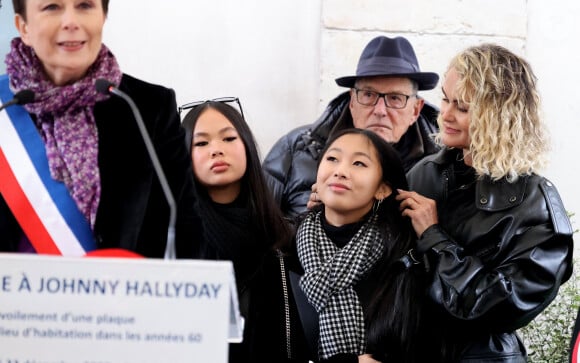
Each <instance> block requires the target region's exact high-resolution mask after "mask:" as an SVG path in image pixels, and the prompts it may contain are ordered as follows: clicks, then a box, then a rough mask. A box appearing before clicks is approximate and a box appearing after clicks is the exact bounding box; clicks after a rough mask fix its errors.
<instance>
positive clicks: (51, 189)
mask: <svg viewBox="0 0 580 363" xmlns="http://www.w3.org/2000/svg"><path fill="white" fill-rule="evenodd" d="M12 97H13V93H12V91H11V90H10V87H9V80H8V76H6V75H4V76H0V102H1V103H2V104H4V103H6V102H8V101H10V100H11V99H12ZM0 193H2V196H3V197H4V200H5V201H6V203H7V204H8V206H9V207H10V210H11V211H12V214H13V215H14V217H15V218H16V220H17V221H18V223H19V224H20V227H21V228H22V230H23V231H24V233H25V234H26V236H27V237H28V240H29V241H30V243H31V244H32V246H33V247H34V248H35V249H36V252H37V253H40V254H53V255H63V256H84V255H85V254H86V253H87V252H90V251H93V250H95V249H96V244H95V241H94V238H93V234H92V231H91V228H90V226H89V224H88V222H87V220H86V219H85V217H84V216H83V215H82V213H81V212H80V210H79V209H78V207H77V205H76V203H75V201H74V200H73V198H72V197H71V195H70V193H69V191H68V189H67V188H66V186H65V184H64V183H63V182H59V181H56V180H54V179H53V178H52V177H51V176H50V170H49V166H48V158H47V156H46V150H45V146H44V143H43V141H42V139H41V138H40V134H39V133H38V130H37V129H36V126H35V125H34V122H33V121H32V119H31V118H30V115H29V114H28V112H27V111H26V110H25V109H24V107H22V106H17V105H14V106H9V107H7V108H6V109H4V110H3V111H0ZM0 238H2V236H0Z"/></svg>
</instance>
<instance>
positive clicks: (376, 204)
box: [373, 198, 385, 214]
mask: <svg viewBox="0 0 580 363" xmlns="http://www.w3.org/2000/svg"><path fill="white" fill-rule="evenodd" d="M384 199H385V198H381V199H376V200H375V201H374V203H373V214H377V213H378V211H379V208H380V207H381V203H382V202H383V200H384Z"/></svg>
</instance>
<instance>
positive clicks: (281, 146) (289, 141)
mask: <svg viewBox="0 0 580 363" xmlns="http://www.w3.org/2000/svg"><path fill="white" fill-rule="evenodd" d="M349 103H350V92H344V93H342V94H341V95H339V96H338V97H336V98H335V99H334V100H332V101H331V102H330V104H329V105H328V107H327V108H326V110H325V111H324V113H323V114H322V116H320V118H319V119H318V120H317V121H316V122H315V123H313V124H311V125H306V126H301V127H299V128H296V129H294V130H292V131H290V132H289V133H288V134H286V135H285V136H283V137H282V138H281V139H280V140H278V141H277V142H276V144H274V146H273V147H272V149H271V150H270V152H269V153H268V155H267V156H266V158H265V159H264V162H263V165H262V166H263V169H264V174H265V175H266V181H267V183H268V186H269V188H270V190H271V191H272V193H273V194H274V197H275V198H276V201H278V202H279V204H280V206H281V208H282V211H283V213H284V214H285V215H286V216H288V217H295V216H297V215H299V214H300V213H302V212H304V211H305V210H306V203H307V202H308V198H309V197H310V191H311V187H312V184H314V183H315V182H316V168H317V163H318V158H319V157H320V152H321V151H322V149H323V148H324V145H325V144H326V140H327V139H328V138H329V135H330V134H331V133H333V132H336V131H338V130H341V129H344V128H348V127H353V123H352V116H351V114H350V109H349V107H348V106H349ZM438 114H439V110H438V109H436V108H435V107H434V106H432V105H429V104H427V103H425V106H424V107H423V109H422V110H421V115H420V116H419V118H418V119H417V122H415V123H414V124H413V125H412V126H411V127H410V128H409V130H408V131H407V133H406V134H405V135H404V136H403V137H402V138H401V140H400V141H399V142H398V143H397V144H395V145H394V147H395V149H396V150H397V151H398V153H399V155H400V156H401V159H402V160H403V165H404V167H405V170H409V169H410V168H411V167H412V166H413V165H414V164H415V163H416V162H417V161H419V160H420V159H422V158H423V157H424V156H426V155H430V154H433V153H435V152H437V151H438V150H439V147H438V146H437V145H436V144H435V143H434V142H433V140H432V139H431V137H430V135H431V134H433V133H435V132H436V131H437V115H438Z"/></svg>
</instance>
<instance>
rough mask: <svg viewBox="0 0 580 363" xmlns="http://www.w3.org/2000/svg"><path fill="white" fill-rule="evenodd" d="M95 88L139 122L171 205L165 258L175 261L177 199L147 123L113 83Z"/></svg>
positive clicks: (99, 81) (102, 82) (97, 84)
mask: <svg viewBox="0 0 580 363" xmlns="http://www.w3.org/2000/svg"><path fill="white" fill-rule="evenodd" d="M95 88H96V89H97V92H99V93H102V94H105V95H110V94H113V95H115V96H117V97H120V98H122V99H124V100H125V101H126V102H127V103H128V104H129V106H130V107H131V111H133V116H134V117H135V120H136V121H137V126H139V131H141V137H142V138H143V141H144V142H145V147H146V148H147V153H148V154H149V158H150V159H151V162H152V163H153V169H154V170H155V174H157V178H158V179H159V184H160V185H161V189H163V194H164V195H165V199H166V200H167V204H169V226H168V228H167V246H166V247H165V256H164V258H165V259H166V260H173V259H175V220H176V215H177V208H176V206H175V199H174V198H173V194H171V189H170V188H169V183H168V182H167V178H166V177H165V173H164V172H163V169H162V168H161V163H160V162H159V158H158V157H157V153H156V152H155V148H154V147H153V142H152V141H151V138H150V137H149V133H148V132H147V129H146V128H145V123H144V122H143V118H142V117H141V113H140V112H139V109H138V108H137V105H135V102H134V101H133V99H132V98H131V97H129V95H128V94H126V93H125V92H123V91H121V90H120V89H119V88H117V87H116V86H115V85H114V84H113V83H111V82H109V81H107V80H106V79H102V78H101V79H97V81H96V82H95Z"/></svg>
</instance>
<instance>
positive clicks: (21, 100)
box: [0, 89, 34, 111]
mask: <svg viewBox="0 0 580 363" xmlns="http://www.w3.org/2000/svg"><path fill="white" fill-rule="evenodd" d="M33 101H34V92H33V91H31V90H29V89H23V90H22V91H19V92H16V94H15V95H14V97H12V99H11V100H10V101H8V102H6V103H4V104H2V105H0V111H2V110H3V109H5V108H6V107H10V106H12V105H21V106H22V105H25V104H27V103H31V102H33Z"/></svg>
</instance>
